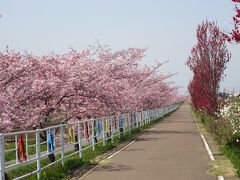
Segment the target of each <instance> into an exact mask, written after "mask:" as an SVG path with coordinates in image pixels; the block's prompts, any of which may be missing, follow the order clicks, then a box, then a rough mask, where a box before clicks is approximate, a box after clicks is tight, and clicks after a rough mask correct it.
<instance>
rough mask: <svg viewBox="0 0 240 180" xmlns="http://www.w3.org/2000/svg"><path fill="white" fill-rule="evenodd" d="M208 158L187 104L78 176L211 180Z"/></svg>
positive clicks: (88, 178)
mask: <svg viewBox="0 0 240 180" xmlns="http://www.w3.org/2000/svg"><path fill="white" fill-rule="evenodd" d="M210 168H211V165H210V160H209V158H208V155H207V152H206V150H205V148H204V145H203V142H202V140H201V137H200V135H199V134H198V132H197V127H196V125H195V123H194V121H193V119H192V115H191V109H190V106H189V105H188V104H186V103H185V104H184V105H182V106H181V107H180V108H179V109H178V111H176V112H175V113H173V114H172V115H171V116H170V117H167V118H166V119H165V120H164V121H162V122H161V123H159V124H157V125H156V126H155V127H154V128H152V129H151V130H150V131H149V132H147V133H146V134H145V135H144V136H142V137H140V138H139V139H138V140H137V141H136V142H134V143H132V144H131V145H129V146H128V147H126V148H125V149H123V150H122V151H120V152H119V153H117V154H116V155H115V156H113V157H111V158H109V159H106V160H103V161H102V162H101V163H100V164H99V165H98V166H96V167H95V168H94V169H93V170H92V171H91V172H90V173H88V174H86V175H84V176H83V177H81V178H80V179H82V180H134V179H135V180H175V179H176V180H211V179H216V177H214V176H210V175H208V173H207V171H208V169H210Z"/></svg>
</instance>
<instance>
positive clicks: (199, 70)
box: [187, 0, 240, 140]
mask: <svg viewBox="0 0 240 180" xmlns="http://www.w3.org/2000/svg"><path fill="white" fill-rule="evenodd" d="M232 1H233V2H234V3H235V11H236V14H235V15H234V16H233V22H234V27H233V30H232V32H229V33H227V34H226V33H223V32H222V31H221V30H220V29H219V27H218V26H217V25H216V23H214V22H209V21H207V20H206V21H205V22H203V23H202V24H200V25H199V26H198V28H197V33H196V34H197V43H196V45H195V46H194V47H193V49H192V51H191V55H190V56H189V58H188V60H187V65H188V67H189V68H190V70H191V71H192V72H193V79H192V80H191V82H190V83H189V87H188V89H189V92H190V96H191V101H192V104H193V106H194V108H195V109H196V110H197V111H200V112H203V113H204V114H208V115H210V116H211V117H213V118H214V119H218V121H212V122H209V123H210V126H211V128H212V129H211V130H212V131H213V132H215V134H218V135H220V131H221V133H223V134H222V135H220V136H221V137H220V138H221V139H223V140H228V139H229V138H230V139H231V137H232V135H233V134H234V133H235V132H239V133H240V128H239V122H240V104H239V102H240V101H239V100H240V99H239V100H237V102H236V98H234V99H235V100H234V102H233V101H232V100H230V99H227V100H225V101H222V100H221V101H220V98H219V97H218V91H219V86H220V82H221V80H222V79H223V77H224V70H225V69H226V64H227V62H228V61H229V60H230V58H231V54H230V53H229V51H228V50H227V47H226V42H231V43H237V44H238V43H240V32H239V27H240V9H239V7H238V3H240V0H232ZM231 99H233V98H231ZM223 111H224V112H223ZM220 129H221V130H220ZM227 129H228V130H227ZM216 131H218V132H216ZM227 131H228V132H227ZM224 133H225V134H224Z"/></svg>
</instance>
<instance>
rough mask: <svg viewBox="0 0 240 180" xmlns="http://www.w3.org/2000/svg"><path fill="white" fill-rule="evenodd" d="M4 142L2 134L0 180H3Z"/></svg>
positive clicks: (0, 136) (0, 143) (0, 138)
mask: <svg viewBox="0 0 240 180" xmlns="http://www.w3.org/2000/svg"><path fill="white" fill-rule="evenodd" d="M4 170H5V141H4V136H3V134H0V180H5V173H4Z"/></svg>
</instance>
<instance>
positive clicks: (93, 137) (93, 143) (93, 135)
mask: <svg viewBox="0 0 240 180" xmlns="http://www.w3.org/2000/svg"><path fill="white" fill-rule="evenodd" d="M91 124H92V145H93V151H95V133H94V128H95V127H94V119H92V122H91Z"/></svg>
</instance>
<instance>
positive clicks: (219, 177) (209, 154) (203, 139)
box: [193, 118, 224, 180]
mask: <svg viewBox="0 0 240 180" xmlns="http://www.w3.org/2000/svg"><path fill="white" fill-rule="evenodd" d="M193 120H194V122H195V124H196V126H197V128H198V130H199V134H200V136H201V139H202V141H203V144H204V147H205V149H206V151H207V153H208V157H209V159H210V160H211V161H215V158H214V156H213V153H212V151H211V149H210V147H209V145H208V143H207V140H206V138H205V136H204V135H203V134H202V133H201V132H200V128H199V125H198V123H197V121H196V119H195V118H193ZM217 179H218V180H224V177H223V176H217Z"/></svg>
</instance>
